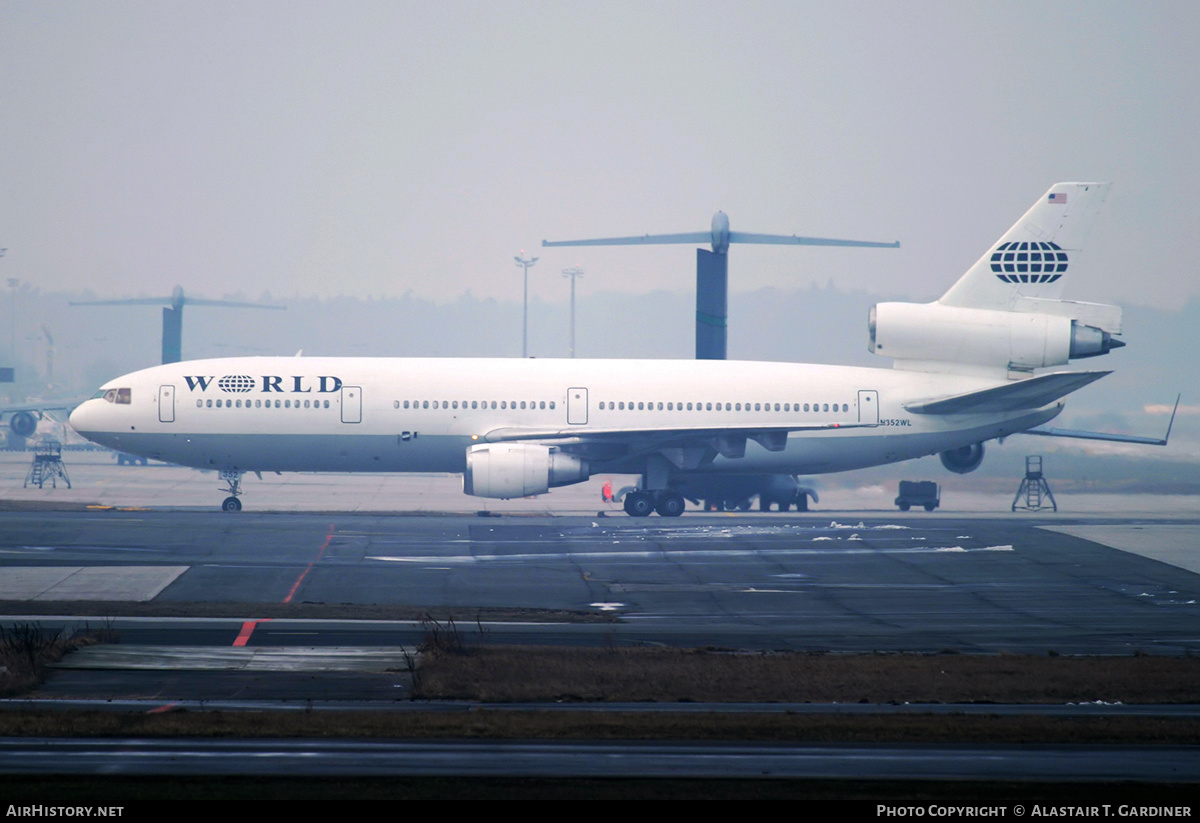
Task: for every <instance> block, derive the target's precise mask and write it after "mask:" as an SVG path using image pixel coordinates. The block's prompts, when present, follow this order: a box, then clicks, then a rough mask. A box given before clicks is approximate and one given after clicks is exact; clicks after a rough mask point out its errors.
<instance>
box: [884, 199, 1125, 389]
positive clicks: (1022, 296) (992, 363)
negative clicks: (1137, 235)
mask: <svg viewBox="0 0 1200 823" xmlns="http://www.w3.org/2000/svg"><path fill="white" fill-rule="evenodd" d="M1109 187H1110V184H1109V183H1057V184H1055V185H1054V186H1051V187H1050V190H1049V191H1047V192H1046V193H1045V194H1044V195H1042V197H1040V198H1039V199H1038V201H1037V202H1036V203H1034V204H1033V207H1032V208H1030V209H1029V211H1027V212H1025V215H1024V216H1023V217H1022V218H1021V219H1020V220H1018V221H1017V222H1016V224H1015V225H1013V227H1012V228H1011V229H1009V230H1008V231H1007V232H1005V233H1004V235H1003V236H1002V237H1001V238H1000V239H999V240H998V241H997V242H996V244H995V245H994V246H993V247H992V248H991V249H990V250H988V252H987V253H985V254H984V255H983V257H981V258H979V260H978V261H977V262H976V263H975V265H973V266H972V267H971V268H970V269H968V270H967V273H966V274H964V275H963V276H962V277H960V278H959V280H958V282H957V283H955V284H954V285H953V286H952V287H951V288H950V290H949V291H947V292H946V293H945V294H944V295H942V297H941V299H939V300H937V301H935V302H933V303H926V304H916V303H880V304H878V305H876V306H874V307H873V308H872V309H871V316H870V342H869V344H868V349H869V350H870V351H871V352H873V353H875V354H881V355H884V356H885V357H892V358H894V359H895V364H894V365H895V366H896V368H902V369H912V370H917V371H957V372H962V371H967V372H986V373H997V372H1003V373H1006V374H1007V375H1008V377H1010V378H1020V377H1023V376H1029V375H1030V374H1031V373H1032V372H1033V371H1034V370H1035V369H1040V368H1047V367H1053V366H1061V365H1065V364H1066V363H1067V362H1068V361H1070V360H1075V359H1078V358H1083V357H1095V356H1097V355H1102V354H1107V353H1108V352H1109V351H1110V350H1112V349H1115V348H1120V347H1121V346H1123V345H1125V344H1124V343H1122V342H1121V341H1120V340H1118V339H1116V338H1115V337H1114V335H1119V334H1120V333H1121V309H1120V307H1118V306H1106V305H1102V304H1099V303H1080V302H1073V301H1068V300H1063V299H1062V291H1063V286H1064V285H1065V284H1066V282H1067V276H1068V274H1069V273H1070V272H1071V270H1072V266H1073V265H1074V261H1073V255H1075V254H1077V253H1078V252H1079V250H1080V249H1081V248H1082V247H1083V241H1084V239H1085V238H1086V237H1087V234H1088V231H1089V230H1090V229H1091V227H1092V222H1093V221H1094V220H1095V218H1096V214H1097V212H1098V211H1099V210H1100V206H1101V205H1102V204H1103V203H1104V198H1105V197H1106V196H1107V195H1108V190H1109Z"/></svg>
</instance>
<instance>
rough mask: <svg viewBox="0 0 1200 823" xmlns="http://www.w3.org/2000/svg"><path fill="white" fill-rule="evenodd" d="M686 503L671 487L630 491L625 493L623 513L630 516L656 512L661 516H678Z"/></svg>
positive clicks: (644, 515)
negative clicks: (659, 489) (660, 489)
mask: <svg viewBox="0 0 1200 823" xmlns="http://www.w3.org/2000/svg"><path fill="white" fill-rule="evenodd" d="M686 505H687V503H686V502H684V499H683V495H682V494H680V493H679V492H676V491H672V490H671V489H664V490H662V491H657V492H648V491H640V490H639V491H632V492H629V493H628V494H626V495H625V513H626V514H628V515H629V516H630V517H647V516H649V515H650V513H651V512H658V513H659V514H660V515H661V516H663V517H678V516H679V515H681V514H683V510H684V508H685V507H686Z"/></svg>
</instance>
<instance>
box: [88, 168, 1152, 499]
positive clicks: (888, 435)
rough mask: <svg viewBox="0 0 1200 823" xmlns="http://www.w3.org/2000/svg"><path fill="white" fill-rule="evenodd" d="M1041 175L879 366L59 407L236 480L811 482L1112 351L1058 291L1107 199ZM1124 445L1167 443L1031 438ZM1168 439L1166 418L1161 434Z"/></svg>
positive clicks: (291, 390) (914, 446) (628, 372)
mask: <svg viewBox="0 0 1200 823" xmlns="http://www.w3.org/2000/svg"><path fill="white" fill-rule="evenodd" d="M1107 192H1108V184H1105V183H1060V184H1058V185H1055V186H1053V187H1052V188H1051V189H1050V190H1049V191H1048V192H1046V194H1045V195H1043V196H1042V197H1040V198H1039V199H1038V201H1037V202H1036V203H1035V204H1034V205H1033V207H1032V208H1031V209H1029V211H1028V212H1026V214H1025V215H1024V216H1023V217H1022V218H1021V219H1020V220H1019V221H1018V222H1017V224H1016V225H1014V226H1013V227H1012V228H1011V229H1009V231H1008V232H1007V233H1006V234H1005V235H1004V236H1003V237H1001V238H1000V240H999V241H997V243H996V244H995V246H993V247H992V248H991V249H989V250H988V251H987V253H985V254H984V255H983V257H981V258H980V260H979V261H978V262H977V263H976V264H975V265H974V266H972V267H971V268H970V270H968V271H967V273H966V274H965V275H963V276H962V278H961V279H959V281H958V282H957V283H955V285H954V286H953V287H952V288H951V289H950V290H949V291H948V292H946V294H945V295H944V296H943V297H942V298H941V299H940V300H938V301H936V302H933V303H928V304H913V303H881V304H878V305H876V306H874V307H873V308H872V309H871V312H870V321H869V333H870V342H869V349H870V351H872V352H874V353H875V354H879V355H882V356H885V357H890V358H892V359H893V367H892V368H890V369H888V368H853V367H845V366H820V365H804V364H793V363H763V362H738V361H712V360H708V361H681V360H541V359H538V360H532V359H531V360H525V359H515V360H502V359H494V358H491V359H448V358H447V359H442V358H437V359H433V358H422V359H393V358H363V357H354V358H335V357H292V358H283V357H248V358H230V359H218V360H193V361H185V362H181V363H172V364H169V365H163V366H156V367H154V368H149V369H145V370H143V371H139V372H134V373H133V374H129V375H126V376H124V377H120V378H118V379H116V380H113V381H111V382H109V383H107V384H105V385H104V386H103V387H102V388H101V389H100V391H98V392H97V393H96V395H95V396H94V397H93V398H91V399H90V400H88V401H87V402H86V403H84V404H83V405H81V406H79V407H78V408H77V409H76V410H75V411H74V413H73V414H72V415H71V418H70V422H71V425H72V426H73V427H74V428H75V429H76V430H77V431H78V432H79V433H80V434H82V435H83V436H85V437H87V438H88V439H90V440H93V441H95V442H97V443H100V444H102V445H105V446H108V447H110V448H113V449H118V450H120V451H123V452H126V453H130V454H136V455H143V456H146V457H150V458H154V459H157V460H165V461H169V462H172V463H179V464H182V465H185V466H195V467H198V468H208V469H216V470H218V471H220V472H221V476H222V478H223V479H224V480H225V481H226V482H227V483H228V487H229V488H228V492H229V495H230V496H229V497H228V498H226V500H225V501H224V504H223V508H224V509H225V510H226V511H237V510H240V509H241V502H240V501H239V499H238V495H239V494H240V493H241V478H242V475H243V474H244V473H246V472H255V473H261V472H264V471H278V472H284V471H293V472H322V471H328V472H355V471H369V472H461V473H462V474H463V491H464V492H465V493H467V494H471V495H476V496H480V497H492V498H515V497H524V496H528V495H533V494H541V493H543V492H546V491H547V490H549V489H550V488H552V487H555V486H564V485H570V484H573V483H579V482H582V481H584V480H587V479H588V477H589V476H590V475H593V474H597V473H601V472H603V473H627V474H635V475H640V476H641V482H640V484H639V487H638V488H637V489H636V490H634V491H632V492H629V493H628V494H626V496H625V500H624V504H625V510H626V511H627V512H628V513H629V514H631V515H635V516H644V515H648V514H650V513H651V512H653V511H657V512H658V513H659V514H661V515H664V516H668V517H673V516H676V515H679V514H680V513H681V512H682V511H683V509H684V505H685V503H684V498H683V496H682V495H681V494H680V493H679V492H678V491H677V490H676V486H677V485H679V484H680V483H681V482H683V481H684V480H685V479H686V478H687V477H689V476H690V477H695V476H696V475H698V474H708V473H731V474H748V473H756V474H804V475H811V474H820V473H823V472H836V471H845V470H847V469H858V468H863V467H866V466H875V465H880V464H884V463H894V462H897V461H900V460H909V459H912V458H915V457H921V456H924V455H929V454H939V453H940V454H941V459H942V462H943V463H944V464H945V466H946V467H947V468H948V469H950V470H951V471H954V472H959V473H962V472H968V471H971V470H973V469H974V468H976V467H977V466H978V465H979V463H980V461H981V460H982V459H983V443H984V442H985V441H987V440H992V439H995V438H1000V437H1006V436H1008V435H1012V434H1015V433H1019V432H1029V431H1030V430H1033V429H1036V428H1037V427H1039V426H1041V425H1042V424H1044V423H1046V422H1047V421H1049V420H1051V419H1052V418H1054V417H1055V416H1056V415H1058V414H1059V412H1061V411H1062V409H1063V400H1062V399H1061V398H1063V397H1064V396H1065V395H1067V394H1069V393H1070V392H1072V391H1075V390H1076V389H1078V388H1080V387H1082V386H1085V385H1087V384H1088V383H1091V382H1092V381H1094V380H1096V379H1098V378H1100V377H1103V376H1104V375H1105V374H1108V373H1109V372H1106V371H1074V370H1055V369H1056V368H1058V367H1061V366H1064V365H1066V364H1067V363H1068V361H1070V360H1073V359H1078V358H1085V357H1092V356H1096V355H1102V354H1106V353H1107V352H1108V351H1109V350H1110V349H1112V348H1117V347H1120V346H1123V345H1124V343H1122V342H1121V341H1120V340H1118V339H1116V338H1115V337H1114V335H1117V334H1119V333H1120V331H1121V310H1120V308H1118V307H1116V306H1105V305H1099V304H1092V303H1076V302H1068V301H1064V300H1062V299H1060V295H1061V294H1062V290H1063V286H1064V284H1065V283H1066V282H1067V280H1068V278H1069V277H1070V276H1071V275H1072V274H1073V268H1074V261H1073V255H1074V253H1075V252H1076V251H1078V250H1079V249H1080V247H1081V245H1082V242H1083V239H1084V237H1085V235H1086V234H1087V230H1088V228H1089V227H1090V225H1091V223H1092V220H1093V218H1094V217H1095V215H1096V212H1097V210H1098V209H1099V207H1100V205H1101V203H1102V202H1103V200H1104V197H1105V195H1106V194H1107ZM1034 433H1040V434H1056V435H1064V436H1074V437H1094V438H1097V439H1116V440H1126V441H1130V442H1146V443H1165V440H1163V441H1159V440H1151V439H1149V438H1135V437H1124V436H1115V435H1112V436H1109V435H1102V434H1093V433H1089V432H1071V431H1064V430H1054V429H1050V430H1044V429H1039V430H1037V431H1035V432H1034ZM1168 434H1169V430H1168Z"/></svg>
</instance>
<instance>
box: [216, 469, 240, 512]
mask: <svg viewBox="0 0 1200 823" xmlns="http://www.w3.org/2000/svg"><path fill="white" fill-rule="evenodd" d="M242 474H243V472H239V471H230V470H229V469H221V479H222V480H224V481H225V483H226V488H225V489H224V491H227V492H229V497H226V498H225V501H224V502H223V503H221V511H226V512H240V511H241V510H242V501H241V500H238V495H239V494H241V493H242Z"/></svg>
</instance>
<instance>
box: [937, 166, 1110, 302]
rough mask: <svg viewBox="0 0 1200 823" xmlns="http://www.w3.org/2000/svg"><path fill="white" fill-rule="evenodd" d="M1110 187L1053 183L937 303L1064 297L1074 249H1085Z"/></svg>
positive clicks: (1107, 184)
mask: <svg viewBox="0 0 1200 823" xmlns="http://www.w3.org/2000/svg"><path fill="white" fill-rule="evenodd" d="M1110 186H1111V184H1110V183H1058V184H1056V185H1054V186H1051V187H1050V190H1049V191H1048V192H1046V193H1045V194H1044V195H1042V197H1041V198H1040V199H1039V200H1038V201H1037V202H1036V203H1034V204H1033V207H1032V208H1031V209H1030V210H1029V211H1027V212H1025V216H1024V217H1022V218H1021V219H1020V220H1018V221H1017V222H1016V224H1015V225H1014V226H1013V227H1012V228H1011V229H1009V230H1008V231H1007V232H1005V233H1004V236H1003V237H1001V238H1000V239H999V240H998V241H997V242H996V244H995V245H994V246H993V247H992V248H991V250H990V251H988V252H987V253H986V254H984V255H983V257H981V258H979V260H978V262H976V263H975V265H974V266H972V267H971V268H970V269H968V270H967V273H966V274H964V275H963V276H962V277H961V278H959V280H958V282H957V283H955V284H954V285H953V286H952V287H951V289H950V290H949V291H948V292H946V293H945V294H944V295H942V298H941V299H940V300H939V301H938V302H939V303H941V304H942V305H945V306H958V307H961V308H975V309H1012V308H1014V307H1015V306H1016V305H1017V304H1018V303H1019V302H1020V301H1021V298H1039V299H1042V300H1058V299H1059V298H1061V297H1062V290H1063V286H1064V285H1065V284H1066V277H1065V275H1066V274H1067V273H1068V272H1069V270H1070V268H1071V257H1072V254H1073V253H1074V252H1077V251H1079V250H1080V249H1081V248H1083V241H1084V239H1085V238H1086V237H1087V234H1088V231H1089V230H1090V229H1091V227H1092V221H1093V220H1094V219H1095V217H1096V213H1097V212H1098V211H1099V210H1100V206H1101V205H1102V204H1103V203H1104V198H1105V197H1106V196H1107V195H1108V189H1109V187H1110Z"/></svg>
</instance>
